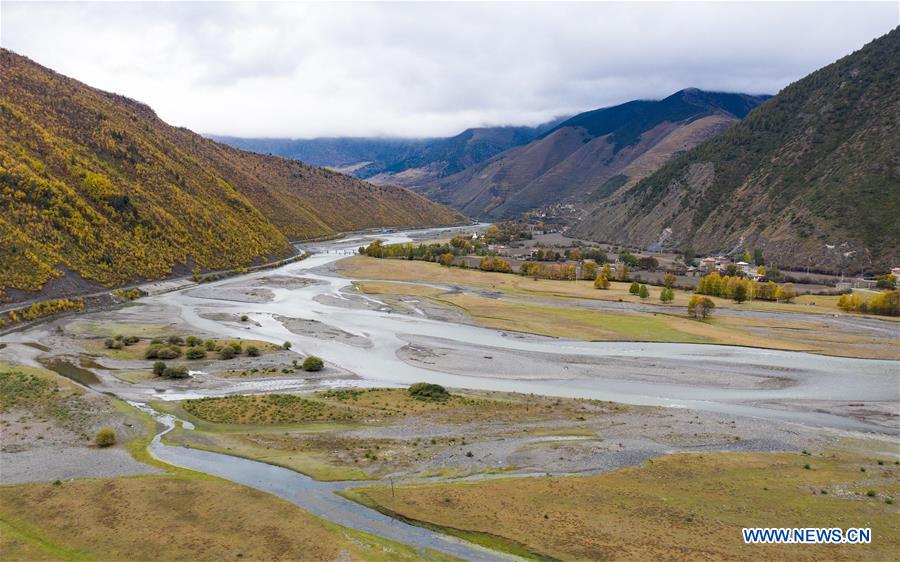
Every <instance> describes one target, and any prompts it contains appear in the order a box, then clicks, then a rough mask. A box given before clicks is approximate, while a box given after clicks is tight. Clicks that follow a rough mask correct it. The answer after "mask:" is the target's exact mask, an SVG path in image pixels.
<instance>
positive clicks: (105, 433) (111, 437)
mask: <svg viewBox="0 0 900 562" xmlns="http://www.w3.org/2000/svg"><path fill="white" fill-rule="evenodd" d="M94 443H96V444H97V446H98V447H110V446H112V445H115V444H116V432H115V431H113V430H112V428H111V427H104V428H101V429H100V430H99V431H97V433H96V434H95V435H94Z"/></svg>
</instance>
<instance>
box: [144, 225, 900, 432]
mask: <svg viewBox="0 0 900 562" xmlns="http://www.w3.org/2000/svg"><path fill="white" fill-rule="evenodd" d="M437 232H438V231H437V230H425V231H416V232H409V233H407V232H401V233H395V234H385V235H381V236H380V237H381V238H382V239H384V240H386V242H388V243H390V242H401V241H409V240H411V239H412V238H411V235H413V236H415V237H417V238H418V239H423V238H428V237H429V236H435V235H436V234H437ZM371 238H373V237H372V236H369V237H353V238H346V239H342V240H337V241H331V242H324V243H318V244H314V245H310V246H309V247H308V248H306V249H309V250H312V251H314V252H316V254H315V255H313V256H312V257H310V258H308V259H306V260H304V261H302V262H298V263H294V264H290V265H287V266H284V267H282V268H279V269H277V270H271V271H266V272H260V273H255V274H251V275H248V276H244V277H241V278H239V279H228V280H223V281H219V282H216V283H213V284H210V285H204V296H203V297H198V296H192V295H191V291H189V290H187V291H185V290H182V291H177V292H173V293H169V294H165V295H159V296H156V297H150V299H147V300H149V301H153V300H158V301H159V302H160V303H164V304H166V305H169V306H172V307H174V308H175V309H177V310H178V311H179V313H180V314H181V316H182V318H183V319H184V320H185V321H186V322H187V323H189V324H192V325H194V326H196V327H198V328H202V329H204V330H206V331H209V332H212V333H217V334H221V335H222V336H225V337H235V338H237V337H242V338H247V337H253V338H256V339H261V340H266V341H270V342H273V343H281V342H283V341H290V342H291V343H292V345H293V348H292V349H294V350H296V351H299V352H301V353H304V354H315V355H318V356H320V357H322V358H324V359H325V361H326V362H327V363H329V364H333V365H336V366H339V367H341V368H343V369H346V370H348V371H351V372H353V373H356V374H357V375H359V376H360V377H362V379H363V380H362V381H360V382H359V384H363V385H367V386H372V385H404V384H409V383H413V382H417V381H423V380H426V381H430V382H436V383H440V384H443V385H445V386H450V387H462V388H473V389H482V390H500V391H516V392H532V393H536V394H545V395H552V396H563V397H583V398H594V399H601V400H612V401H617V402H623V403H629V404H640V405H657V406H670V407H679V408H692V409H700V410H707V411H715V412H722V413H729V414H734V415H746V416H756V417H763V418H770V419H779V420H784V421H789V422H797V423H803V424H808V425H812V426H825V427H833V428H838V429H846V430H858V431H882V432H883V431H888V432H892V433H896V431H895V430H892V429H885V427H884V426H881V425H873V424H870V423H867V422H865V421H862V420H858V419H855V418H853V417H850V416H845V415H835V414H833V413H826V412H823V411H818V410H819V408H816V407H811V406H809V404H811V403H815V402H818V403H826V402H830V401H841V402H859V403H865V402H879V401H900V369H898V368H900V364H898V362H895V361H885V360H865V359H852V358H840V357H827V356H821V355H814V354H808V353H799V352H789V351H776V350H767V349H756V348H745V347H734V346H721V345H704V344H669V343H632V342H585V341H573V340H558V339H552V338H541V337H530V336H524V335H521V334H516V333H511V332H505V331H500V330H494V329H488V328H482V327H478V326H474V325H471V324H463V323H454V322H447V321H441V320H436V319H430V318H427V317H426V316H424V315H420V314H412V315H408V314H396V313H392V312H390V311H386V310H378V309H361V308H359V307H356V308H353V307H350V306H347V304H346V303H347V302H348V299H347V293H346V291H345V289H346V288H347V287H348V286H349V285H350V282H351V280H349V279H346V278H343V277H340V276H337V275H335V274H332V273H329V271H328V268H327V267H323V266H327V265H329V264H331V263H333V262H335V261H337V260H339V259H342V258H344V257H346V256H347V255H350V254H352V253H355V249H356V248H357V247H358V246H360V245H362V244H365V243H367V241H368V240H369V239H371ZM273 275H279V276H295V277H302V278H305V279H312V280H315V281H317V283H315V284H309V285H307V286H303V287H298V288H284V287H278V286H274V285H267V282H266V280H265V279H266V278H271V276H273ZM235 284H238V285H239V286H240V287H243V288H251V289H253V288H265V289H267V290H268V291H271V293H272V294H274V298H272V299H271V300H270V301H269V302H262V303H253V302H237V301H235V300H229V298H232V297H227V296H223V298H217V297H216V291H217V290H218V289H220V288H221V289H224V288H227V287H233V286H235ZM211 312H221V313H230V314H247V315H248V316H249V317H250V319H251V320H253V321H254V322H256V323H258V324H259V325H258V326H255V325H254V326H253V327H252V329H251V330H249V331H248V330H247V329H246V327H242V326H240V325H236V324H235V323H233V322H225V321H217V320H210V319H208V318H204V317H202V316H201V315H205V316H208V315H209V313H211ZM283 317H291V318H299V319H304V320H315V321H318V322H321V323H323V324H325V325H327V326H328V327H329V328H334V329H337V330H341V331H343V332H346V333H348V334H352V335H353V336H354V337H355V338H356V339H357V342H356V344H355V345H354V344H351V343H348V342H347V341H345V340H341V339H323V338H321V337H319V336H318V335H316V334H315V333H309V334H305V333H302V332H301V333H294V332H291V331H290V330H288V329H287V328H286V327H285V325H283V324H282V322H281V321H279V318H281V319H283ZM295 331H296V330H295ZM360 341H363V342H366V345H365V346H361V345H359V342H360ZM423 341H424V342H426V343H428V344H429V345H434V346H439V347H441V348H442V349H443V350H444V351H447V352H448V353H449V356H450V357H453V356H457V357H459V356H462V355H465V354H473V353H474V354H483V355H484V357H490V358H492V361H484V362H482V363H483V364H479V366H478V368H477V369H471V370H469V371H465V372H461V371H460V369H459V368H457V369H455V372H453V371H454V369H448V368H444V367H441V366H438V367H434V368H429V366H428V365H427V364H422V363H412V362H409V361H404V360H403V359H402V358H401V357H399V356H398V352H400V351H401V350H402V349H403V348H404V347H405V346H408V345H409V344H410V342H423ZM526 355H527V357H529V358H531V359H532V360H531V362H530V363H531V364H533V365H539V366H541V368H542V369H544V371H541V372H538V371H535V372H528V373H522V374H521V375H522V376H520V375H519V374H517V373H509V372H507V371H506V370H504V367H503V365H502V363H503V361H500V360H498V359H503V358H504V357H506V358H509V359H510V360H514V359H516V358H519V359H521V357H522V356H526ZM585 361H588V362H593V363H591V367H590V369H589V372H588V373H587V374H586V375H585V374H582V376H577V377H574V376H566V375H565V373H566V370H567V369H568V367H569V365H567V363H569V362H571V363H572V364H573V365H574V363H577V362H582V363H584V362H585ZM525 375H527V376H525ZM544 375H546V376H544ZM741 381H764V384H749V383H743V382H741ZM236 384H240V385H241V386H240V391H241V392H252V391H253V390H254V389H257V390H272V389H273V385H276V386H275V388H278V389H281V390H291V389H293V388H297V389H299V388H302V381H290V380H288V381H260V382H258V383H254V382H247V381H242V382H241V383H236ZM202 395H205V394H204V391H200V390H198V391H196V392H194V391H192V392H190V393H166V394H159V395H156V396H154V398H155V399H181V398H186V397H189V396H202ZM799 402H804V403H805V405H804V406H802V407H798V406H797V403H799Z"/></svg>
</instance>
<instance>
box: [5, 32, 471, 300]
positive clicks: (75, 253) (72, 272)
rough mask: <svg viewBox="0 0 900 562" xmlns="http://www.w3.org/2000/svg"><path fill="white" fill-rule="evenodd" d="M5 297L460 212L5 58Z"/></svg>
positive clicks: (207, 263)
mask: <svg viewBox="0 0 900 562" xmlns="http://www.w3.org/2000/svg"><path fill="white" fill-rule="evenodd" d="M0 210H2V212H0V299H7V300H9V299H12V300H20V299H27V298H31V297H33V296H35V295H34V294H33V293H29V292H34V291H40V290H41V289H42V288H45V286H46V285H47V284H48V283H49V284H51V285H54V284H55V285H59V284H60V283H68V285H67V286H81V287H92V286H96V287H102V286H114V285H119V284H124V283H128V282H132V281H137V280H141V279H157V278H161V277H164V276H166V275H169V274H170V273H172V272H176V271H179V272H182V273H185V272H189V271H190V270H191V269H192V268H193V267H195V266H197V267H200V268H202V269H219V268H227V267H234V266H241V265H250V264H252V263H257V262H260V261H264V260H266V259H269V258H275V257H280V256H286V255H289V254H291V253H292V248H291V246H290V244H289V243H288V240H289V239H303V238H311V237H320V236H329V235H333V234H335V233H337V232H340V231H347V230H357V229H364V228H371V227H382V226H414V225H435V224H450V223H456V222H459V221H461V220H463V217H462V216H461V215H459V214H458V213H457V212H456V211H453V210H451V209H449V208H447V207H444V206H441V205H438V204H436V203H433V202H431V201H429V200H427V199H425V198H424V197H422V196H420V195H417V194H415V193H412V192H410V191H408V190H406V189H402V188H399V187H393V186H376V185H372V184H370V183H367V182H363V181H360V180H358V179H355V178H352V177H349V176H346V175H342V174H339V173H335V172H331V171H328V170H323V169H320V168H315V167H313V166H309V165H306V164H303V163H301V162H297V161H295V160H288V159H284V158H278V157H273V156H265V155H260V154H255V153H251V152H244V151H241V150H237V149H234V148H232V147H229V146H226V145H223V144H219V143H216V142H214V141H211V140H209V139H206V138H204V137H202V136H200V135H197V134H195V133H192V132H191V131H189V130H187V129H183V128H176V127H172V126H170V125H167V124H166V123H164V122H163V121H161V120H160V119H159V118H158V117H157V116H156V114H155V113H154V112H153V111H152V110H151V109H150V108H149V107H147V106H146V105H144V104H141V103H139V102H136V101H134V100H131V99H128V98H125V97H123V96H119V95H116V94H111V93H107V92H103V91H101V90H97V89H94V88H91V87H89V86H86V85H84V84H82V83H80V82H78V81H76V80H73V79H71V78H67V77H65V76H62V75H60V74H57V73H55V72H53V71H51V70H49V69H47V68H44V67H42V66H40V65H38V64H36V63H34V62H32V61H30V60H29V59H27V58H25V57H22V56H20V55H17V54H15V53H13V52H11V51H8V50H2V51H0Z"/></svg>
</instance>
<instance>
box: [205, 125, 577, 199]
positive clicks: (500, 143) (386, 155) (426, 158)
mask: <svg viewBox="0 0 900 562" xmlns="http://www.w3.org/2000/svg"><path fill="white" fill-rule="evenodd" d="M560 121H561V119H557V120H554V121H551V122H549V123H545V124H543V125H539V126H537V127H478V128H472V129H466V130H465V131H463V132H462V133H460V134H458V135H456V136H453V137H446V138H424V139H400V138H354V137H346V138H344V137H338V138H316V139H277V138H276V139H271V138H240V137H228V136H219V135H210V136H209V138H211V139H213V140H216V141H218V142H222V143H225V144H229V145H231V146H233V147H235V148H240V149H242V150H249V151H253V152H259V153H263V154H274V155H276V156H283V157H285V158H292V159H295V160H301V161H303V162H306V163H308V164H312V165H315V166H327V167H329V168H334V169H336V170H339V171H343V172H347V173H352V174H353V175H355V176H357V177H359V178H364V179H367V180H369V181H371V182H372V183H376V184H382V185H384V184H394V185H401V186H415V185H422V184H424V183H427V182H429V181H432V180H435V179H438V178H442V177H445V176H448V175H451V174H455V173H457V172H460V171H462V170H464V169H466V168H467V167H469V166H472V165H473V164H477V163H478V162H482V161H484V160H487V159H488V158H491V157H492V156H494V155H496V154H499V153H501V152H503V151H504V150H508V149H510V148H513V147H516V146H521V145H523V144H527V143H528V142H531V141H532V140H533V139H535V138H537V137H538V136H540V135H541V134H542V133H544V132H545V131H547V130H549V129H551V128H552V127H554V126H555V125H556V124H557V123H559V122H560Z"/></svg>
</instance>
